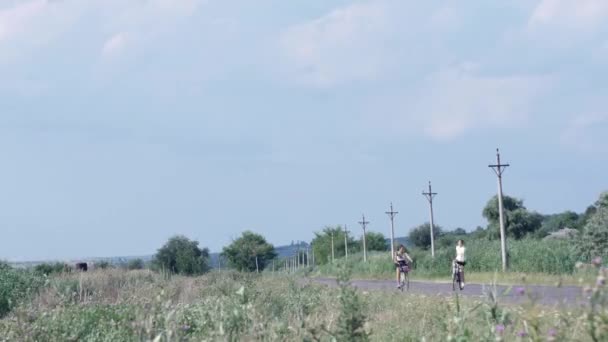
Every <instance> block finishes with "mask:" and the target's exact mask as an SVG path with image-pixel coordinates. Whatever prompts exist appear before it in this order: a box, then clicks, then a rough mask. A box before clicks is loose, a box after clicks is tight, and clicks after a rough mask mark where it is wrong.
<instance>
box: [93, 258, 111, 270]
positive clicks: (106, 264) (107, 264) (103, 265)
mask: <svg viewBox="0 0 608 342" xmlns="http://www.w3.org/2000/svg"><path fill="white" fill-rule="evenodd" d="M95 268H99V269H100V270H105V269H108V268H112V264H110V262H109V261H106V260H102V261H98V262H96V263H95Z"/></svg>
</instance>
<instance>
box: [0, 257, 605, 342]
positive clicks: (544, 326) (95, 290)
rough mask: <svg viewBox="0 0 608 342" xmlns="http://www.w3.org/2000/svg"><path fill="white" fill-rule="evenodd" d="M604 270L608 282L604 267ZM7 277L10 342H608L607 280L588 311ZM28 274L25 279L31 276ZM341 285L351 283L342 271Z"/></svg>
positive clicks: (98, 275)
mask: <svg viewBox="0 0 608 342" xmlns="http://www.w3.org/2000/svg"><path fill="white" fill-rule="evenodd" d="M19 272H23V271H19ZM596 272H597V269H596ZM600 272H601V273H602V277H603V276H605V275H604V274H603V272H604V270H603V269H602V270H600ZM6 273H7V272H6V271H0V280H1V281H0V293H4V292H2V290H1V289H2V288H3V286H4V287H6V285H7V284H8V282H9V281H13V282H12V283H11V284H12V285H15V284H19V286H25V287H28V288H27V289H21V291H19V294H13V295H12V297H10V298H12V299H10V301H11V302H12V303H13V306H11V308H10V311H8V312H5V316H4V318H2V319H0V340H2V341H189V340H192V341H201V340H207V341H239V340H245V341H249V340H264V341H275V340H281V341H286V340H289V341H291V340H302V341H313V340H318V341H334V340H335V341H353V340H361V341H364V340H368V339H369V340H373V341H420V340H426V341H440V340H448V341H489V340H492V341H497V340H498V341H501V340H505V341H511V340H513V341H517V340H525V341H545V340H576V341H592V340H593V337H592V336H595V338H597V339H596V340H606V338H608V335H607V334H608V328H607V326H606V322H607V321H608V305H607V303H606V293H605V291H604V288H603V286H601V285H602V284H601V282H599V283H598V284H599V285H597V286H594V287H593V288H589V289H588V293H589V294H590V295H592V296H593V303H595V304H594V306H593V310H589V311H585V310H584V309H583V308H574V309H567V310H566V309H560V308H544V307H539V306H536V305H535V304H534V302H533V301H530V303H529V304H526V305H524V306H505V305H501V304H500V303H497V302H496V301H494V300H493V299H492V298H494V297H493V296H492V295H491V294H488V297H487V298H486V299H485V300H473V299H467V298H458V297H449V298H445V297H435V296H421V295H412V294H402V293H396V292H374V291H371V292H357V291H356V290H354V289H353V288H351V287H348V286H342V287H335V288H327V287H322V286H320V285H315V284H307V283H305V282H303V281H302V280H300V279H299V278H294V277H289V276H285V275H279V274H275V275H272V274H264V275H257V276H256V275H252V274H240V273H233V272H222V273H211V274H208V275H205V276H202V277H196V278H188V277H180V276H168V275H163V274H158V273H153V272H151V271H147V270H145V271H125V270H104V271H97V272H89V273H80V274H63V275H57V276H52V277H50V278H44V277H43V278H41V279H39V280H35V281H31V282H28V281H23V282H14V279H13V280H7V279H8V278H7V277H6V276H5V274H6ZM24 274H25V273H23V274H21V275H20V276H24V279H26V278H25V277H26V276H25V275H24ZM596 274H597V273H596ZM27 277H30V275H27ZM28 279H29V278H28ZM341 279H342V281H343V282H345V281H347V277H346V276H345V272H344V271H343V270H342V271H341ZM602 279H603V278H602ZM30 280H31V279H30ZM598 280H601V279H598ZM2 284H4V285H2ZM4 295H5V296H6V293H4ZM522 295H525V294H522Z"/></svg>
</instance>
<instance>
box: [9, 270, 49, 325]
mask: <svg viewBox="0 0 608 342" xmlns="http://www.w3.org/2000/svg"><path fill="white" fill-rule="evenodd" d="M45 280H46V279H45V277H43V276H40V275H36V274H34V273H33V272H30V271H27V270H18V269H13V268H11V267H8V265H6V264H0V317H3V316H5V315H6V314H7V313H9V312H10V311H11V310H12V309H13V308H14V307H16V306H17V305H18V304H19V303H20V302H21V301H23V300H25V299H26V298H28V297H29V296H30V295H32V294H35V293H37V292H38V290H39V289H40V288H41V287H42V286H43V285H44V284H45Z"/></svg>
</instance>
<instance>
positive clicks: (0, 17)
mask: <svg viewBox="0 0 608 342" xmlns="http://www.w3.org/2000/svg"><path fill="white" fill-rule="evenodd" d="M47 5H48V2H47V1H46V0H34V1H29V2H25V3H20V4H18V5H15V6H14V7H9V8H6V9H4V10H0V43H2V42H3V41H7V40H9V39H12V38H15V37H16V36H18V35H19V34H20V33H22V32H24V31H25V30H27V28H28V26H29V25H30V23H32V22H33V21H35V20H37V19H38V18H39V16H40V15H42V14H43V13H44V11H45V9H46V7H47Z"/></svg>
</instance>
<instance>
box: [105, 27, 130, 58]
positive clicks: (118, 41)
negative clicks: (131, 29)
mask: <svg viewBox="0 0 608 342" xmlns="http://www.w3.org/2000/svg"><path fill="white" fill-rule="evenodd" d="M128 41H129V35H128V34H127V33H125V32H120V33H117V34H115V35H113V36H112V37H111V38H110V39H108V40H107V41H106V43H105V44H104V45H103V49H102V54H103V56H104V57H106V58H114V57H116V56H118V55H119V54H120V53H121V52H122V51H123V50H124V49H125V46H126V45H127V43H128Z"/></svg>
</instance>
